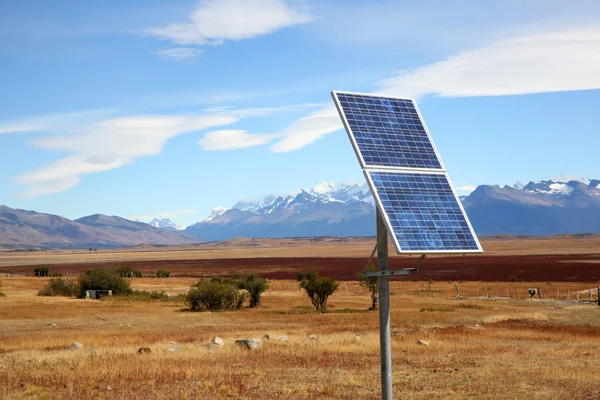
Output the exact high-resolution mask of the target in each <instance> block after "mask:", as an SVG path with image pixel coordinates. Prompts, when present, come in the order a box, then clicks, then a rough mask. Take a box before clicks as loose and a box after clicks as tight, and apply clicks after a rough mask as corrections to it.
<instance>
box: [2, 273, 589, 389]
mask: <svg viewBox="0 0 600 400" xmlns="http://www.w3.org/2000/svg"><path fill="white" fill-rule="evenodd" d="M2 281H3V282H2V283H3V291H4V292H5V293H6V295H7V297H3V298H0V398H2V399H377V398H379V350H378V349H379V347H378V346H379V342H378V340H379V338H378V317H377V313H376V312H369V311H366V308H367V307H368V306H369V297H368V295H367V294H366V293H363V294H362V295H361V294H360V293H358V292H357V291H356V287H352V284H350V283H347V284H345V285H346V286H347V285H351V289H350V290H348V289H345V288H344V285H342V290H339V291H338V293H336V294H335V295H334V296H333V297H332V298H331V299H330V312H329V313H326V314H320V313H316V312H314V311H312V310H311V308H310V303H309V301H308V299H307V298H305V296H304V295H302V294H301V293H300V292H298V291H297V290H295V289H294V283H293V282H291V281H288V282H281V281H277V282H271V284H272V286H273V287H275V288H276V289H275V290H270V291H269V292H267V293H266V294H265V295H264V300H263V306H262V307H261V308H259V309H254V310H249V309H245V310H241V311H235V312H218V313H209V312H203V313H191V312H186V311H183V310H182V309H183V305H182V304H180V303H176V302H135V301H131V300H126V299H120V298H109V299H105V300H101V301H94V300H78V299H66V298H43V297H37V296H35V293H36V291H37V290H38V289H39V288H40V287H41V286H42V285H43V284H44V282H45V280H44V279H38V278H31V277H29V278H19V277H17V278H2ZM193 282H194V279H173V280H171V282H170V283H169V282H168V280H165V279H163V280H159V279H136V280H134V281H133V282H132V285H133V287H134V288H136V289H146V290H155V289H158V290H166V291H167V292H169V293H183V292H185V291H186V290H187V289H188V288H189V285H190V284H191V283H193ZM482 284H488V283H482ZM417 285H421V286H422V285H424V283H423V282H421V283H415V282H395V283H394V284H393V292H394V293H396V294H395V295H393V296H392V297H391V298H392V331H393V338H392V346H393V366H394V391H395V396H396V398H399V399H400V398H401V399H545V400H547V399H598V398H600V369H599V368H598V365H599V363H600V307H597V306H592V305H575V304H568V303H566V302H556V301H540V300H456V299H449V298H446V297H445V296H431V297H430V296H427V295H423V296H411V295H404V294H403V293H405V292H406V291H407V290H410V289H414V288H415V287H416V286H417ZM471 285H472V286H476V285H477V284H476V283H472V284H471ZM491 285H493V284H491ZM522 285H523V287H524V286H526V284H522ZM569 285H571V286H572V287H573V289H574V290H575V288H576V287H585V285H579V286H578V285H577V284H573V283H570V284H569ZM452 286H453V285H452V283H442V282H439V283H437V282H436V287H437V288H442V289H443V288H444V287H446V288H452ZM588 286H589V285H588ZM277 288H280V289H281V288H283V289H288V290H278V289H277ZM52 324H55V326H54V325H52ZM266 333H268V334H270V335H271V337H272V339H271V340H270V341H267V342H265V345H264V347H263V348H262V349H260V350H258V351H249V350H244V349H241V348H237V347H236V346H235V345H234V340H235V339H240V338H260V337H262V336H263V335H264V334H266ZM311 333H314V334H316V335H318V336H319V338H320V340H319V341H318V342H313V341H309V340H308V339H307V335H308V334H311ZM357 334H358V335H360V340H356V338H355V336H356V335H357ZM280 335H286V336H288V337H289V340H288V341H286V342H283V341H279V340H277V339H276V338H277V337H278V336H280ZM214 336H219V337H221V338H223V339H224V341H225V345H224V346H223V347H222V348H218V349H217V350H207V349H206V348H205V347H204V344H206V343H208V342H209V341H210V339H211V338H212V337H214ZM419 339H422V340H427V341H428V342H429V346H422V345H418V344H417V341H418V340H419ZM74 341H78V342H80V343H82V344H83V345H84V346H85V348H84V349H82V350H68V347H69V345H71V343H73V342H74ZM173 342H175V343H177V344H178V345H179V346H180V347H179V348H177V349H175V350H174V351H170V349H173V348H174V345H173ZM139 347H149V348H150V349H151V351H152V352H151V353H150V354H138V353H137V350H138V348H139ZM175 347H177V346H175Z"/></svg>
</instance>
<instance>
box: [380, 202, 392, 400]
mask: <svg viewBox="0 0 600 400" xmlns="http://www.w3.org/2000/svg"><path fill="white" fill-rule="evenodd" d="M377 263H378V264H379V270H380V271H386V270H387V269H388V268H389V266H388V235H387V228H386V226H385V222H384V221H383V216H382V215H381V213H380V212H379V209H377ZM389 279H390V278H389V277H388V276H387V275H382V276H379V346H380V349H379V350H380V353H381V354H380V356H381V398H382V399H383V400H392V345H391V342H392V340H391V335H390V280H389Z"/></svg>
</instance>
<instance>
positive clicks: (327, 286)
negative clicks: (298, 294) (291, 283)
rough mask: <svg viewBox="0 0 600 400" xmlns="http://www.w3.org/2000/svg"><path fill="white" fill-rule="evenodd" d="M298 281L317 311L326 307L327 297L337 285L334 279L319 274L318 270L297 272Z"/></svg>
mask: <svg viewBox="0 0 600 400" xmlns="http://www.w3.org/2000/svg"><path fill="white" fill-rule="evenodd" d="M298 281H299V282H300V288H301V289H303V290H304V291H305V292H306V294H307V295H308V298H309V299H310V301H311V303H312V305H313V306H314V307H315V308H316V309H317V311H325V310H326V309H327V299H329V296H331V295H332V294H333V293H334V292H335V291H336V290H337V288H338V286H339V285H338V283H337V282H336V281H335V279H333V278H329V277H322V276H319V273H318V272H309V273H306V274H305V273H299V274H298Z"/></svg>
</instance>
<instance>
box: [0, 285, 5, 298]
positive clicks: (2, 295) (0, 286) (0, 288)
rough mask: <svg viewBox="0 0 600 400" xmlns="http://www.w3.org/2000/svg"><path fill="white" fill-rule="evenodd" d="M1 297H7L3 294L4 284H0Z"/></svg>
mask: <svg viewBox="0 0 600 400" xmlns="http://www.w3.org/2000/svg"><path fill="white" fill-rule="evenodd" d="M0 297H6V295H5V294H4V293H3V292H2V282H0Z"/></svg>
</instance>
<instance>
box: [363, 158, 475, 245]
mask: <svg viewBox="0 0 600 400" xmlns="http://www.w3.org/2000/svg"><path fill="white" fill-rule="evenodd" d="M365 172H366V175H367V179H368V181H369V183H370V185H371V190H372V192H373V194H374V196H375V198H376V199H377V202H378V204H379V207H380V209H382V210H383V211H384V215H385V217H386V219H387V221H386V222H387V224H388V228H389V230H390V231H391V232H392V235H393V237H394V239H395V240H394V242H395V244H396V250H397V251H398V252H415V253H435V252H440V253H448V252H461V253H464V252H472V251H476V252H479V251H481V247H480V245H479V242H478V240H477V238H476V236H475V233H474V232H473V229H472V227H471V225H470V223H469V221H468V219H467V217H466V215H465V213H464V210H463V209H462V206H461V205H460V201H459V199H458V197H457V196H456V193H455V192H454V190H453V189H452V185H451V183H450V181H449V179H448V176H447V175H446V174H445V173H423V172H420V173H419V172H402V171H391V170H387V171H386V170H369V169H368V170H366V171H365Z"/></svg>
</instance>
